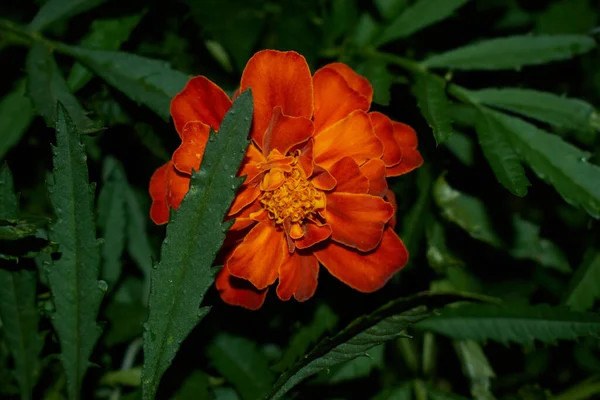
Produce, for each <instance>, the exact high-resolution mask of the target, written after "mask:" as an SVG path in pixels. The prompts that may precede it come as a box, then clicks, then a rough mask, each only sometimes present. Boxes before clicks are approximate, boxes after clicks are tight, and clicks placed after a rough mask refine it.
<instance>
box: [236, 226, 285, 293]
mask: <svg viewBox="0 0 600 400" xmlns="http://www.w3.org/2000/svg"><path fill="white" fill-rule="evenodd" d="M287 251H288V249H287V244H286V241H285V234H284V233H283V231H282V230H280V229H278V228H276V227H275V225H274V224H273V223H272V222H269V221H263V222H259V223H257V224H256V225H255V226H254V228H252V230H251V231H250V232H248V234H247V235H246V237H245V238H244V241H243V242H242V243H240V244H239V245H238V246H237V247H236V248H235V250H234V251H233V252H232V253H231V256H230V257H229V258H228V259H227V261H226V262H225V266H226V267H227V268H228V269H229V272H230V273H231V275H233V276H236V277H238V278H242V279H246V280H247V281H250V283H252V284H253V285H254V286H256V288H257V289H264V288H266V287H267V286H269V285H271V284H273V282H275V280H276V279H277V275H278V273H279V272H278V271H279V266H280V265H281V262H282V261H283V257H284V252H287Z"/></svg>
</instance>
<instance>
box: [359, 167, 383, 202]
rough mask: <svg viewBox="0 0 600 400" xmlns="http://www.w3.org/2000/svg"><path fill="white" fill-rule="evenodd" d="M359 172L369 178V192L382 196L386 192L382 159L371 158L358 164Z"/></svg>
mask: <svg viewBox="0 0 600 400" xmlns="http://www.w3.org/2000/svg"><path fill="white" fill-rule="evenodd" d="M360 172H362V173H363V175H364V176H366V177H367V179H368V180H369V194H372V195H373V196H379V197H383V196H384V195H385V194H386V193H387V192H388V185H387V181H386V180H385V173H386V169H385V164H384V163H383V161H381V160H379V159H377V158H373V159H371V160H369V161H367V162H366V163H364V164H363V165H361V166H360Z"/></svg>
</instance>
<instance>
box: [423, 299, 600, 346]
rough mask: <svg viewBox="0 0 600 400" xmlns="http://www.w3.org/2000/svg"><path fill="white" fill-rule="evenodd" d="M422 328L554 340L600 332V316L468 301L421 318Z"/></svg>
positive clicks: (462, 336)
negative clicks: (433, 315)
mask: <svg viewBox="0 0 600 400" xmlns="http://www.w3.org/2000/svg"><path fill="white" fill-rule="evenodd" d="M416 326H417V327H418V328H420V329H424V330H428V331H433V332H435V333H439V334H442V335H446V336H449V337H451V338H453V339H459V340H469V339H470V340H475V341H478V342H480V341H484V340H494V341H496V342H501V343H509V342H514V343H519V344H523V345H526V344H531V343H533V341H534V340H539V341H541V342H544V343H551V342H555V341H557V340H575V339H577V338H579V337H585V336H599V335H600V315H598V314H594V313H580V312H575V311H569V310H567V309H565V308H561V307H550V306H548V305H544V304H543V305H535V306H530V305H524V304H515V305H508V304H507V305H495V304H466V305H464V306H461V307H447V308H444V309H443V310H441V311H440V315H439V316H436V317H431V318H429V319H427V320H425V321H421V322H419V323H418V324H417V325H416Z"/></svg>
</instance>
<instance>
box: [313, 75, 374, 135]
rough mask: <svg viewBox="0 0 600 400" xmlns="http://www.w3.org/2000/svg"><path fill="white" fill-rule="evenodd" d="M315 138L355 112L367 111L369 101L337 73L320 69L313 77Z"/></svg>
mask: <svg viewBox="0 0 600 400" xmlns="http://www.w3.org/2000/svg"><path fill="white" fill-rule="evenodd" d="M313 84H314V87H315V114H314V118H313V120H314V122H315V136H317V135H319V134H320V132H321V131H323V130H324V129H326V128H328V127H329V126H331V125H333V124H335V123H336V122H338V121H339V120H341V119H343V118H345V117H346V116H347V115H348V114H350V113H351V112H353V111H356V110H363V111H367V110H368V109H369V106H370V102H369V100H367V98H366V97H364V96H362V95H361V94H360V93H358V92H357V91H355V90H354V89H352V88H351V87H350V86H349V85H348V83H347V82H346V80H345V79H344V78H343V77H342V75H340V74H339V73H338V72H336V71H334V70H333V69H330V68H322V69H320V70H318V71H317V72H316V73H315V76H314V77H313Z"/></svg>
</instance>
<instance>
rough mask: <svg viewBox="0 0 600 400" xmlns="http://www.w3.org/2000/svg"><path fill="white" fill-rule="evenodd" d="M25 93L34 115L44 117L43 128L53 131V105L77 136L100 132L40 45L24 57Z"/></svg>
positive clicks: (54, 117)
mask: <svg viewBox="0 0 600 400" xmlns="http://www.w3.org/2000/svg"><path fill="white" fill-rule="evenodd" d="M26 67H27V75H28V79H27V92H28V94H29V97H30V98H31V100H33V104H34V105H35V108H36V110H37V112H38V113H39V114H40V115H41V116H42V117H44V120H45V121H46V125H48V126H49V127H52V128H54V127H56V121H57V119H58V116H57V114H56V103H57V102H60V103H61V104H63V106H64V107H65V109H66V110H67V112H68V113H69V116H70V118H71V120H72V121H73V123H74V124H75V127H76V129H77V131H78V132H79V133H84V134H86V133H93V132H97V131H99V130H100V129H101V124H98V123H96V122H94V121H92V120H91V119H89V118H88V117H87V113H86V111H85V110H84V109H83V108H82V107H81V104H79V101H77V99H76V98H75V96H73V93H71V90H70V89H69V86H67V83H66V82H65V79H64V78H63V76H62V74H61V72H60V70H59V68H58V65H56V61H54V57H53V55H52V50H51V49H50V48H49V47H48V46H46V45H45V44H44V43H43V42H42V41H36V42H35V43H34V44H33V46H31V50H29V53H28V54H27V63H26Z"/></svg>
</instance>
